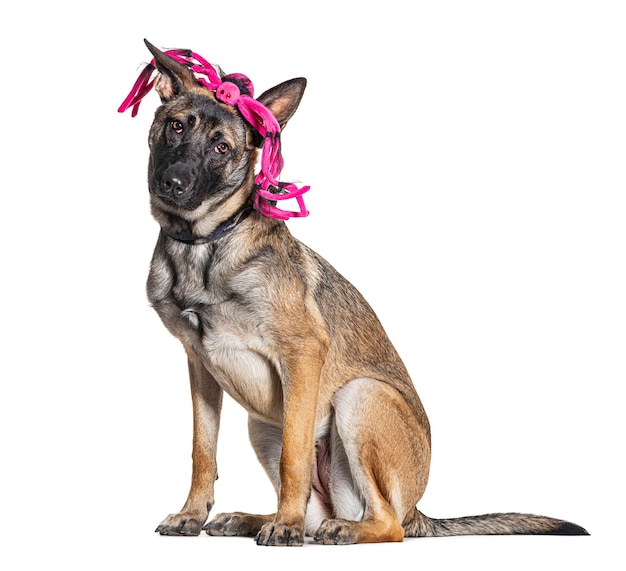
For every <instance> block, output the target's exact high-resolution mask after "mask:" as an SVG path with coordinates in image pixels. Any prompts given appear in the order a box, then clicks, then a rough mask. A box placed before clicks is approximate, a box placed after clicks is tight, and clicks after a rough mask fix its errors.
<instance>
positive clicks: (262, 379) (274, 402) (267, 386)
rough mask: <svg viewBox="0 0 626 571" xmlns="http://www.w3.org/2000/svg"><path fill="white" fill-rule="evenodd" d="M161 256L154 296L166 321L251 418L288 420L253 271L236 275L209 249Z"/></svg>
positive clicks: (152, 280)
mask: <svg viewBox="0 0 626 571" xmlns="http://www.w3.org/2000/svg"><path fill="white" fill-rule="evenodd" d="M190 250H191V251H190V252H186V254H187V255H185V256H180V255H179V256H174V257H172V256H159V255H158V254H157V255H155V258H154V259H153V262H152V267H151V272H150V277H149V279H148V297H149V299H150V301H151V303H152V305H153V307H154V308H155V310H156V311H157V313H158V314H159V316H160V317H161V319H162V321H163V323H164V324H165V325H166V327H167V328H168V329H169V330H170V332H171V333H172V334H173V335H175V336H176V337H177V338H178V339H180V341H181V342H182V343H183V345H185V347H186V348H187V350H191V351H193V352H194V353H196V355H198V356H199V357H200V359H201V360H202V362H203V363H204V365H205V366H206V368H207V369H208V370H209V371H210V372H211V373H212V375H213V376H214V377H215V379H216V380H217V382H218V383H219V384H220V385H221V386H222V388H223V389H224V390H225V391H226V392H227V393H228V394H230V395H231V396H232V397H233V398H234V399H235V400H236V401H238V402H239V403H240V404H241V405H242V406H244V407H245V408H246V409H247V410H248V411H249V412H250V413H251V414H253V415H255V416H257V417H259V418H262V419H263V420H265V421H269V422H273V423H279V422H280V421H281V419H282V388H281V384H280V378H279V375H278V373H277V370H276V366H275V365H276V363H277V361H278V359H277V358H275V356H274V354H273V350H272V343H271V340H270V338H271V335H269V333H268V327H267V325H268V324H267V323H264V322H263V321H262V320H260V319H259V317H258V314H257V312H256V311H255V309H254V308H255V307H258V303H259V302H260V301H259V299H260V297H262V296H260V294H259V292H260V286H259V284H257V283H256V279H255V275H254V272H253V271H250V270H248V271H246V272H241V271H238V272H235V271H233V269H232V266H231V265H229V264H228V263H227V262H226V261H224V260H220V259H219V258H216V259H212V258H211V256H210V250H209V249H200V248H198V249H196V248H192V249H190Z"/></svg>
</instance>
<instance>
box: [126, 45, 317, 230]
mask: <svg viewBox="0 0 626 571" xmlns="http://www.w3.org/2000/svg"><path fill="white" fill-rule="evenodd" d="M165 54H166V55H168V56H170V57H171V58H172V59H174V60H176V61H177V62H178V63H180V64H182V65H185V66H187V67H189V68H190V69H191V70H192V71H193V72H194V73H195V74H196V79H197V80H198V83H200V85H202V86H203V87H206V88H207V89H209V90H210V91H214V92H215V97H216V98H217V99H218V100H219V101H221V102H222V103H224V104H226V105H234V106H236V107H237V109H238V110H239V112H240V113H241V115H242V116H243V117H244V119H245V120H246V121H248V123H250V124H251V125H252V126H253V127H254V128H255V129H256V130H257V131H258V132H259V134H260V135H261V136H262V137H263V139H264V140H263V147H262V154H261V170H260V172H259V173H258V174H257V176H256V178H255V181H254V185H255V196H254V207H255V208H256V209H257V210H258V211H259V212H260V213H261V214H263V215H265V216H269V217H271V218H276V219H278V220H288V219H289V218H294V217H295V218H299V217H303V216H308V215H309V212H308V210H307V209H306V207H305V205H304V198H303V197H302V195H303V194H304V193H305V192H307V191H308V190H309V189H310V186H302V187H298V186H297V185H296V184H294V183H292V182H287V183H285V182H279V181H278V176H279V175H280V172H281V170H282V168H283V157H282V155H281V152H280V125H279V124H278V121H277V120H276V118H275V117H274V115H273V114H272V112H271V111H270V110H269V109H268V108H267V107H265V105H263V104H262V103H260V102H259V101H257V100H256V99H254V86H253V85H252V82H251V81H250V80H249V79H248V78H247V77H246V76H245V75H243V74H240V73H237V74H231V75H227V76H225V77H224V78H221V77H220V75H219V73H218V72H217V70H216V69H215V68H214V67H213V66H212V65H211V64H210V63H209V62H207V61H206V60H205V59H204V58H203V57H201V56H199V55H198V54H196V53H194V52H192V51H190V50H181V49H176V50H169V51H166V52H165ZM155 71H156V63H155V60H154V59H153V60H152V61H151V62H150V63H149V64H148V65H146V67H145V68H144V69H143V71H142V72H141V73H140V74H139V77H138V78H137V81H135V84H134V85H133V88H132V89H131V90H130V93H129V94H128V95H127V97H126V99H124V101H123V102H122V104H121V105H120V107H119V109H118V111H119V112H120V113H123V112H124V111H126V110H127V109H129V108H132V111H131V115H132V117H135V116H136V115H137V112H138V110H139V104H140V103H141V101H142V99H143V98H144V97H145V96H146V95H147V94H148V92H149V91H150V90H151V89H152V88H153V87H154V82H155V79H154V78H152V75H153V73H154V72H155ZM202 76H204V77H202ZM229 79H234V80H237V81H238V82H240V83H242V84H243V85H245V88H246V89H247V90H248V92H249V93H250V95H247V94H245V93H241V90H240V89H239V87H238V86H237V85H236V84H235V83H233V82H232V81H229ZM291 198H293V199H295V200H296V202H297V204H298V208H299V210H298V211H295V212H294V211H291V210H283V209H282V208H278V207H277V206H275V205H274V204H272V202H276V201H281V200H288V199H291Z"/></svg>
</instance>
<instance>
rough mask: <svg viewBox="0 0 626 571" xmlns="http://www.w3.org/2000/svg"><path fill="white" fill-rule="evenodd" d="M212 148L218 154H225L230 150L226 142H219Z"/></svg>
mask: <svg viewBox="0 0 626 571" xmlns="http://www.w3.org/2000/svg"><path fill="white" fill-rule="evenodd" d="M214 150H215V152H216V153H219V154H220V155H225V154H226V153H227V152H228V151H229V150H230V147H229V146H228V145H227V144H226V143H219V144H218V145H217V146H216V147H215V149H214Z"/></svg>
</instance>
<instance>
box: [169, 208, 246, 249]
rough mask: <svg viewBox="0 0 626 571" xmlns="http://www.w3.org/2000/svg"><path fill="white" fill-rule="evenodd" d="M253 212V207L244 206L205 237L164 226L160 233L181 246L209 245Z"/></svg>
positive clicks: (229, 231)
mask: <svg viewBox="0 0 626 571" xmlns="http://www.w3.org/2000/svg"><path fill="white" fill-rule="evenodd" d="M253 211H254V206H252V204H244V205H243V206H242V207H241V208H240V209H239V210H237V211H236V212H235V213H234V214H233V215H232V216H231V217H230V218H228V219H226V220H224V222H222V223H220V224H219V225H218V226H216V227H215V228H214V229H213V230H212V231H211V232H210V233H209V234H207V235H206V236H198V235H197V234H193V233H192V232H186V231H179V230H173V229H171V228H166V227H165V226H161V231H162V232H164V233H165V234H166V235H167V236H169V237H170V238H173V239H174V240H177V241H178V242H182V243H183V244H189V245H193V246H197V245H199V244H209V243H211V242H216V241H217V240H219V239H220V238H223V237H224V236H226V235H228V234H230V233H231V232H232V231H233V230H234V229H235V228H236V227H237V226H239V224H241V223H242V222H243V221H244V220H245V219H246V218H248V216H250V214H251V213H252V212H253Z"/></svg>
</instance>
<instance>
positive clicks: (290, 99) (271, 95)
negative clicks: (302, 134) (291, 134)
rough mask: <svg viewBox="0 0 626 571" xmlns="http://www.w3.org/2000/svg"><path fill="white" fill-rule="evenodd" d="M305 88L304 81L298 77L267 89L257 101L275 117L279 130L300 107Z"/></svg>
mask: <svg viewBox="0 0 626 571" xmlns="http://www.w3.org/2000/svg"><path fill="white" fill-rule="evenodd" d="M305 87H306V79H304V77H298V78H296V79H290V80H288V81H285V82H283V83H280V84H279V85H277V86H276V87H272V88H271V89H268V90H267V91H266V92H265V93H263V94H262V95H261V96H260V97H259V98H258V101H259V102H260V103H263V105H265V107H267V108H268V109H269V110H270V111H271V112H272V115H274V117H276V120H277V121H278V124H279V125H280V128H281V130H282V129H283V128H284V126H285V125H286V124H287V121H289V119H291V117H292V115H293V114H294V113H295V112H296V109H297V108H298V105H300V100H301V99H302V95H303V94H304V88H305Z"/></svg>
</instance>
